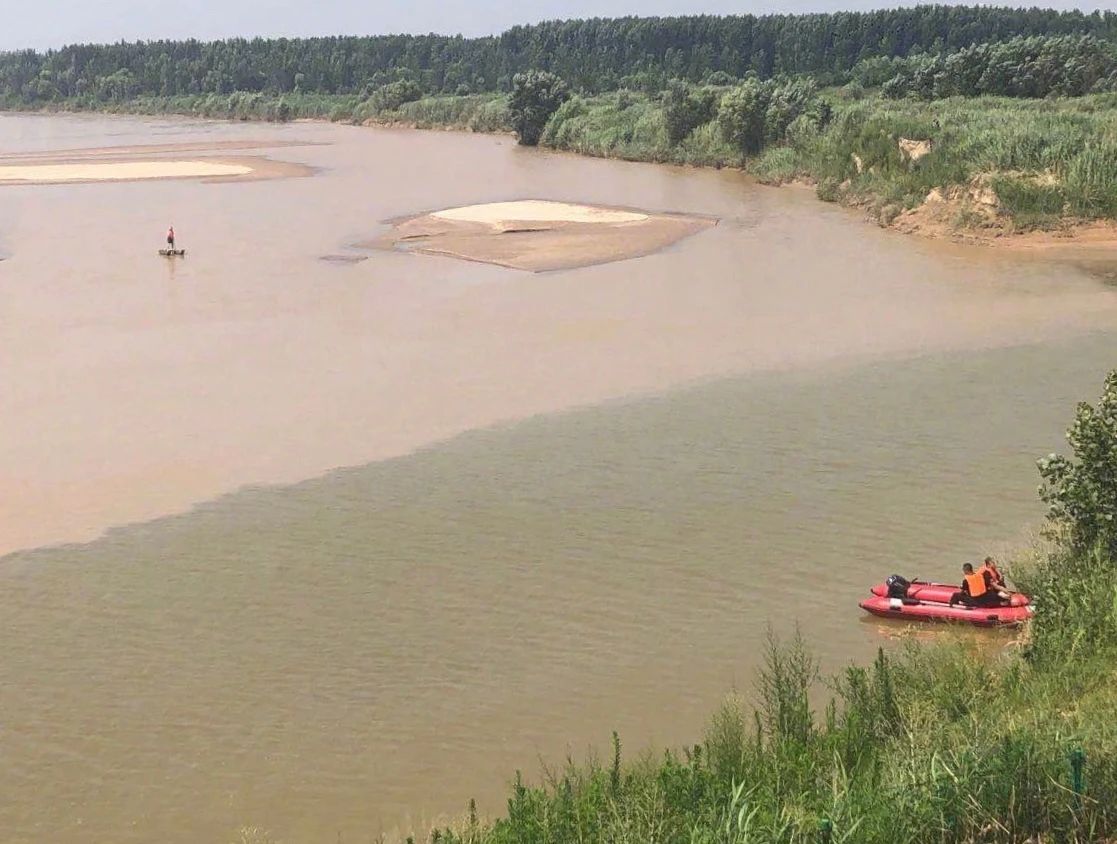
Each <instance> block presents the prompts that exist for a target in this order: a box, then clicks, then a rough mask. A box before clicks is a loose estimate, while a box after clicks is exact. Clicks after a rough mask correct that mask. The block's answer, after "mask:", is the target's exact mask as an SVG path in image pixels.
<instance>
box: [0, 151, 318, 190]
mask: <svg viewBox="0 0 1117 844" xmlns="http://www.w3.org/2000/svg"><path fill="white" fill-rule="evenodd" d="M261 145H262V144H261V143H260V142H257V141H207V142H198V143H190V144H150V145H147V146H121V147H95V148H90V149H69V150H55V151H51V152H29V153H27V152H24V153H18V152H17V153H7V154H4V155H0V185H57V184H78V183H97V182H132V181H153V180H159V179H201V180H204V181H207V182H225V181H247V180H258V179H279V178H292V177H299V176H309V175H312V174H313V173H314V172H315V171H314V168H312V167H308V166H306V165H304V164H298V163H294V162H288V161H276V160H275V159H271V158H267V157H265V156H262V155H236V154H234V155H228V154H224V153H227V152H228V151H234V150H247V149H253V148H256V147H259V146H261ZM286 145H287V146H294V145H295V144H294V143H289V144H286ZM204 152H221V153H223V154H221V155H213V156H206V155H198V154H197V153H204Z"/></svg>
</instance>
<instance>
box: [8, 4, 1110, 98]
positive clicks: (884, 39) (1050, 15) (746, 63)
mask: <svg viewBox="0 0 1117 844" xmlns="http://www.w3.org/2000/svg"><path fill="white" fill-rule="evenodd" d="M1115 33H1117V16H1115V15H1114V14H1113V13H1111V12H1105V13H1099V14H1092V15H1091V14H1084V13H1082V12H1077V11H1076V12H1057V11H1052V10H1045V9H1013V8H989V7H981V6H973V7H958V6H955V7H946V6H941V5H940V6H930V5H927V6H919V7H916V8H906V9H884V10H879V11H872V12H838V13H834V14H815V15H785V14H779V15H765V16H754V15H734V16H726V17H714V16H710V15H696V16H683V17H658V18H637V17H625V18H617V19H603V18H595V19H592V20H571V21H546V22H544V23H540V24H536V25H533V26H517V27H513V28H512V29H510V30H508V31H507V32H505V33H503V34H502V35H499V36H497V37H482V38H462V37H460V36H441V35H409V36H401V35H385V36H374V37H329V38H274V39H264V38H253V39H251V40H248V39H243V38H231V39H227V40H223V41H210V42H198V41H193V40H187V41H151V42H139V43H131V44H129V43H118V44H107V45H89V44H77V45H72V46H68V47H63V48H62V49H59V50H51V51H48V52H45V53H36V52H32V51H19V52H11V53H6V54H2V55H0V95H3V96H5V97H7V98H9V99H10V100H12V101H16V102H20V103H23V104H25V105H28V104H44V103H50V102H54V101H56V100H68V99H72V98H78V97H82V98H88V100H90V101H95V102H98V103H101V104H106V103H120V102H123V101H125V100H130V99H133V98H135V97H180V96H197V95H207V94H217V95H222V96H224V95H228V94H231V93H232V92H234V91H246V92H248V93H263V94H267V95H277V94H282V93H296V92H297V93H300V94H318V95H339V96H341V95H355V96H359V97H360V98H361V99H365V98H367V97H368V96H369V95H370V94H371V93H372V92H373V91H375V90H378V89H381V88H383V87H385V86H387V85H390V84H394V83H396V82H400V81H404V80H410V81H412V83H413V84H417V85H419V87H420V88H421V89H422V90H423V91H425V92H428V93H431V94H459V93H461V94H466V93H475V94H476V93H484V92H489V93H493V92H498V91H499V92H503V93H507V92H508V90H509V89H510V87H511V80H512V78H513V76H515V75H516V74H517V73H524V72H526V71H529V70H532V69H539V70H547V71H550V72H552V73H554V74H556V75H557V76H559V77H561V78H563V79H565V80H567V81H568V82H569V83H570V84H571V85H573V86H574V87H575V88H576V89H577V90H579V91H584V92H586V93H590V94H593V93H600V92H602V91H609V90H615V89H617V88H622V87H627V88H629V89H631V90H634V91H642V92H644V93H655V92H658V91H661V90H663V88H664V86H665V85H666V84H667V81H668V80H669V79H672V78H681V79H685V80H687V81H689V82H695V83H697V82H704V81H705V82H706V84H709V85H717V86H725V85H730V84H733V83H735V82H736V80H739V79H744V78H745V77H746V76H749V75H750V74H751V75H754V76H757V77H759V78H761V79H769V78H773V77H778V76H793V75H796V74H812V75H814V76H816V77H817V78H818V79H819V80H820V81H821V82H823V83H824V84H832V83H842V82H845V81H848V79H849V78H850V76H851V71H852V75H853V76H854V78H857V79H858V81H859V82H860V83H861V84H862V85H864V86H865V87H870V88H871V87H876V86H877V85H880V84H882V83H883V82H884V81H885V80H886V79H888V78H890V77H892V76H895V75H896V71H895V70H892V72H891V73H887V69H888V63H889V62H891V61H892V60H894V59H896V58H899V59H904V58H906V57H909V56H912V55H917V54H938V53H949V52H955V51H958V50H961V49H963V48H969V47H970V46H971V45H973V44H981V43H983V42H995V41H1001V40H1004V39H1005V38H1006V37H1010V36H1014V35H1018V36H1045V35H1053V36H1054V35H1079V36H1084V35H1093V36H1096V37H1097V38H1099V39H1110V40H1112V38H1113V36H1114V34H1115ZM1078 58H1079V57H1074V59H1073V60H1074V61H1077V60H1078ZM874 62H875V63H874ZM882 73H886V74H887V75H884V76H882V75H881V74H882ZM1093 73H1094V70H1093V69H1092V67H1091V66H1090V65H1089V63H1087V66H1086V68H1085V69H1084V70H1082V71H1079V70H1074V72H1073V73H1072V74H1069V75H1068V78H1071V77H1073V78H1078V76H1083V74H1084V76H1083V78H1087V77H1089V76H1090V74H1093ZM1099 81H1102V82H1105V80H1099ZM985 90H991V89H985ZM386 107H387V108H388V109H389V110H391V109H392V108H393V107H398V104H397V105H396V106H391V105H388V106H386ZM377 108H383V107H382V106H380V105H379V104H378V105H377Z"/></svg>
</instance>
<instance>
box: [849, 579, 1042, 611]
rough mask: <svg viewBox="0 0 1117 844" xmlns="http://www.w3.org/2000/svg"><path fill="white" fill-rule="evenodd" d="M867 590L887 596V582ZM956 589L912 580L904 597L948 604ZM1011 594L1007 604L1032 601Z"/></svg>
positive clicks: (1019, 605)
mask: <svg viewBox="0 0 1117 844" xmlns="http://www.w3.org/2000/svg"><path fill="white" fill-rule="evenodd" d="M869 591H870V592H872V593H873V594H874V595H876V596H877V597H878V598H887V597H888V584H887V583H878V584H877V585H876V586H874V587H873V588H872V589H870V590H869ZM957 591H958V587H957V586H955V585H954V584H952V583H931V582H928V581H923V580H913V581H911V583H910V585H909V586H908V591H907V595H906V597H908V598H914V599H915V600H917V601H934V602H936V603H940V604H949V603H950V598H951V596H952V595H954V593H956V592H957ZM1011 595H1012V597H1011V598H1010V599H1009V606H1013V607H1026V606H1027V605H1028V604H1030V603H1031V602H1032V601H1031V598H1029V597H1028V596H1027V595H1024V594H1023V593H1021V592H1013V593H1011Z"/></svg>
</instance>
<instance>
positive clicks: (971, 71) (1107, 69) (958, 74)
mask: <svg viewBox="0 0 1117 844" xmlns="http://www.w3.org/2000/svg"><path fill="white" fill-rule="evenodd" d="M877 61H878V60H870V62H877ZM877 67H881V68H882V67H883V65H880V64H874V65H873V68H874V69H875V68H877ZM893 67H894V69H895V71H896V73H895V75H893V76H892V77H891V78H890V79H889V80H888V81H887V82H885V83H884V86H883V88H882V93H883V94H884V95H885V96H886V97H889V98H892V99H898V98H901V97H908V96H910V97H917V98H919V99H924V100H932V99H942V98H944V97H952V96H963V97H976V96H982V95H985V94H993V95H997V96H1004V97H1047V96H1061V97H1080V96H1083V95H1085V94H1088V93H1090V92H1091V91H1101V90H1112V88H1110V85H1111V80H1112V79H1113V78H1115V76H1117V47H1114V45H1113V44H1112V43H1111V42H1109V41H1106V40H1102V39H1100V38H1096V37H1094V36H1092V35H1048V36H1034V37H1020V38H1012V39H1010V40H1008V41H1003V42H994V43H984V44H972V45H970V46H967V47H965V48H963V49H961V50H959V51H957V52H955V53H950V54H948V55H943V54H939V55H933V56H918V57H915V58H910V59H908V60H906V61H900V62H893ZM866 75H868V74H866Z"/></svg>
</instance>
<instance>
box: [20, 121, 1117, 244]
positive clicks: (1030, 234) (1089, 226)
mask: <svg viewBox="0 0 1117 844" xmlns="http://www.w3.org/2000/svg"><path fill="white" fill-rule="evenodd" d="M56 105H57V104H55V106H56ZM133 105H134V104H133ZM3 115H13V116H34V115H42V116H60V115H62V116H66V115H95V116H98V117H141V118H142V117H160V118H182V119H193V120H205V121H210V120H212V121H214V122H218V123H233V124H235V123H264V124H267V123H315V124H341V125H348V126H353V127H355V128H367V129H390V130H397V131H399V130H404V131H419V132H460V133H462V134H468V135H487V136H492V137H496V138H511V137H514V134H513V133H512V132H510V131H499V130H496V131H494V130H477V129H474V128H472V127H470V126H469V125H467V124H463V123H460V122H458V123H453V122H449V123H441V124H436V123H431V122H429V121H418V120H408V119H401V118H399V117H398V116H396V117H392V118H385V119H380V118H377V117H364V118H362V119H359V120H358V119H351V120H344V119H343V120H336V119H331V118H330V117H324V116H297V117H294V118H292V119H290V120H285V121H277V120H271V119H268V118H265V117H254V116H247V117H246V116H239V117H227V118H222V117H211V116H205V115H198V114H195V113H192V112H186V111H159V110H157V109H154V108H152V109H147V110H143V109H137V110H109V109H105V110H88V109H82V108H64V107H63V108H58V107H47V108H36V109H11V108H3V109H0V116H3ZM227 143H229V144H230V145H231V146H229V149H247V148H260V147H264V146H269V147H276V146H279V147H281V146H289V145H296V146H297V145H303V142H298V141H292V142H283V141H273V142H266V143H262V144H256V143H255V142H251V146H239V145H238V144H241V143H249V142H237V141H230V142H227ZM306 143H307V144H312V143H313V142H306ZM164 146H175V145H164ZM537 149H540V150H544V151H546V152H547V153H551V154H568V155H573V156H578V157H581V158H601V159H605V160H613V161H627V162H631V163H634V164H651V165H656V166H667V167H680V168H683V169H686V170H732V171H736V172H739V173H743V174H745V175H748V176H749V177H750V178H752V179H753V180H754V181H755V183H756V184H758V185H762V186H764V187H771V188H799V189H803V190H806V189H810V190H811V191H813V192H815V193H816V198H817V199H818V201H820V202H833V204H836V205H838V206H840V207H842V208H846V209H849V210H851V211H859V212H862V213H863V214H864V222H866V223H872V224H875V225H877V226H879V227H880V228H883V229H885V230H888V231H892V232H895V233H897V234H903V235H907V236H913V237H917V238H920V239H923V240H932V241H934V240H947V241H950V242H952V243H957V244H961V245H966V246H980V247H986V248H990V249H993V250H997V251H1007V252H1017V253H1027V254H1033V255H1036V256H1037V257H1044V258H1051V259H1054V260H1069V261H1074V260H1076V259H1079V258H1083V257H1086V258H1089V259H1090V260H1093V261H1100V262H1103V263H1109V262H1113V263H1117V221H1107V220H1097V219H1082V218H1077V217H1071V216H1067V217H1063V218H1060V219H1059V220H1058V225H1057V226H1053V227H1050V228H1044V227H1029V228H1017V227H1016V226H1015V225H1014V224H1013V221H1012V219H1011V217H1001V216H998V215H997V214H996V212H995V209H992V210H991V209H990V208H988V207H979V206H975V205H974V203H972V202H969V201H968V200H958V199H955V198H949V199H943V198H942V197H941V195H939V196H935V195H932V196H929V197H928V198H927V200H926V201H925V202H924V203H923V204H922V205H919V206H917V207H915V208H911V209H897V211H896V213H895V214H894V215H890V216H891V219H887V220H886V219H881V218H880V217H874V215H873V214H871V213H865V212H866V211H867V210H868V209H869V208H870V207H871V206H872V205H873V200H872V198H870V197H866V196H856V197H851V196H845V195H839V196H838V197H837V198H836V199H834V200H825V199H822V198H821V197H817V191H818V188H819V183H818V181H817V180H815V179H813V178H811V177H810V176H807V175H805V174H801V173H800V174H796V175H795V176H794V177H792V178H788V179H779V178H776V179H765V178H761V177H758V176H757V175H756V174H755V173H754V172H752V171H751V170H750V169H749V168H748V167H747V166H740V165H734V164H724V163H720V162H719V163H713V164H704V163H696V162H691V161H687V162H676V161H665V160H656V159H652V158H639V157H635V156H625V155H609V154H598V153H595V152H585V151H581V150H573V149H565V148H560V147H552V146H546V145H543V144H541V145H540V146H539V147H537ZM59 152H60V153H63V152H66V153H68V152H77V151H75V150H62V151H59ZM94 152H95V153H97V154H100V155H111V154H112V150H111V149H109V150H104V149H102V150H91V151H89V153H90V154H92V153H94ZM14 156H18V157H21V158H22V155H21V154H19V153H15V154H14ZM8 158H9V156H0V164H3V161H4V160H5V159H8ZM259 160H260V161H262V162H269V163H272V162H273V160H272V159H267V158H263V157H260V158H259ZM222 161H223V162H224V161H228V162H230V163H240V162H239V161H236V160H235V159H234V158H232V157H230V158H228V159H222ZM273 163H275V164H279V165H283V164H284V162H273ZM291 166H292V167H295V168H300V165H291ZM287 175H309V173H300V174H287ZM261 177H262V178H269V177H276V176H275V174H269V175H264V176H261ZM261 177H257V176H255V175H254V174H252V173H250V174H246V175H244V176H232V177H216V178H213V177H211V178H209V179H206V180H207V181H222V180H227V179H229V178H234V179H238V178H239V179H252V178H261ZM23 184H31V183H30V182H26V183H23ZM0 186H2V185H0ZM966 217H971V218H974V219H980V221H981V224H980V225H969V226H966V225H962V226H960V225H958V224H957V223H956V220H957V219H960V218H966ZM1083 249H1086V250H1089V251H1090V252H1091V253H1092V254H1089V255H1083V254H1082V253H1083Z"/></svg>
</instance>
